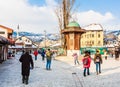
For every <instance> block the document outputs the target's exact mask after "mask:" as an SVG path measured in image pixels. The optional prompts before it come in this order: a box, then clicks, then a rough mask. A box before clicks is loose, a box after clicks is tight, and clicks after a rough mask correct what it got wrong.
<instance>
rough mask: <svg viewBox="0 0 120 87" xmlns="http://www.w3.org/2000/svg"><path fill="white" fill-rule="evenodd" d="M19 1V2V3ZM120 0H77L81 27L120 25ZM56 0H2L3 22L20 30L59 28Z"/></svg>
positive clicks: (50, 29)
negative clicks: (94, 24)
mask: <svg viewBox="0 0 120 87" xmlns="http://www.w3.org/2000/svg"><path fill="white" fill-rule="evenodd" d="M18 3H19V4H18ZM119 3H120V0H77V2H76V5H77V6H78V5H79V6H78V12H75V14H74V15H73V19H76V21H77V22H78V23H79V24H80V26H81V27H83V26H85V25H89V24H92V23H99V24H101V25H102V26H103V28H104V30H106V29H107V30H115V29H120V15H119V13H120V8H119ZM55 5H56V1H55V0H0V11H1V14H0V20H1V21H0V24H1V25H4V26H7V27H10V28H13V30H15V31H17V25H18V24H19V25H20V31H29V32H35V33H44V30H46V31H47V32H50V33H56V32H59V31H60V30H59V28H58V24H57V23H58V21H57V17H56V15H55V13H54V7H55Z"/></svg>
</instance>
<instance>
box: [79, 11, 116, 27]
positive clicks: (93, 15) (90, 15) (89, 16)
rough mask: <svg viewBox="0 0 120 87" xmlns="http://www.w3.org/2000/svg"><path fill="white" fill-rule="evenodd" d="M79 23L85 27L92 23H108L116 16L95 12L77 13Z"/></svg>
mask: <svg viewBox="0 0 120 87" xmlns="http://www.w3.org/2000/svg"><path fill="white" fill-rule="evenodd" d="M77 15H78V22H79V23H80V24H83V25H87V24H91V23H100V24H101V23H108V22H110V21H112V20H114V16H113V15H112V14H111V13H110V12H106V13H105V14H101V13H99V12H95V11H93V10H90V11H86V12H80V13H77Z"/></svg>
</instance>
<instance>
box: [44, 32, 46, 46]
mask: <svg viewBox="0 0 120 87" xmlns="http://www.w3.org/2000/svg"><path fill="white" fill-rule="evenodd" d="M44 37H45V38H44V40H45V48H46V30H44Z"/></svg>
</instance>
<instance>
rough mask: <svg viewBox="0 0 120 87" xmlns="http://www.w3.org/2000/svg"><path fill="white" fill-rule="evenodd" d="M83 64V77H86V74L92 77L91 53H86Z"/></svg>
mask: <svg viewBox="0 0 120 87" xmlns="http://www.w3.org/2000/svg"><path fill="white" fill-rule="evenodd" d="M82 62H83V68H84V72H83V75H84V76H86V73H87V75H90V71H89V68H90V64H91V57H90V55H89V53H87V52H85V56H84V57H83V59H82Z"/></svg>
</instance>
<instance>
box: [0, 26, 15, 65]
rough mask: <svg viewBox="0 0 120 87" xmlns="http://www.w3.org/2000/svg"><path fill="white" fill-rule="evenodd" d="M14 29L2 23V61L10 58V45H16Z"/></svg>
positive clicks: (0, 30) (0, 61)
mask: <svg viewBox="0 0 120 87" xmlns="http://www.w3.org/2000/svg"><path fill="white" fill-rule="evenodd" d="M12 33H13V29H11V28H8V27H5V26H3V25H0V63H2V62H3V61H4V60H6V59H7V58H8V45H14V40H13V39H12Z"/></svg>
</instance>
